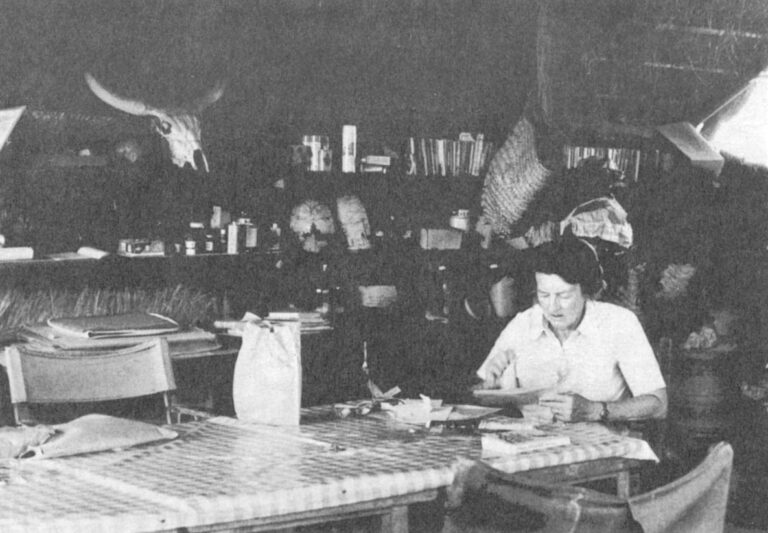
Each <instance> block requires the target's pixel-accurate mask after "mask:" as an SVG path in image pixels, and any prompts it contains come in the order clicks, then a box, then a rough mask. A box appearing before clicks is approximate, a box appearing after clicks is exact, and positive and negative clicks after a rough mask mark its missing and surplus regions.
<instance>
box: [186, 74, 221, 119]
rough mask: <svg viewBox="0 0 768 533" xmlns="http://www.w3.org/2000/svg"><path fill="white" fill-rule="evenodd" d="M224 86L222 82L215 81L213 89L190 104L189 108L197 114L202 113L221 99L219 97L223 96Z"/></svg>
mask: <svg viewBox="0 0 768 533" xmlns="http://www.w3.org/2000/svg"><path fill="white" fill-rule="evenodd" d="M226 86H227V84H226V82H224V81H222V80H219V81H217V82H216V85H215V86H214V87H213V89H211V90H210V91H208V92H207V93H206V94H205V95H204V96H201V97H200V98H198V99H196V100H194V101H193V102H192V105H191V108H192V109H194V110H196V111H197V112H198V113H202V111H203V109H205V108H206V107H208V106H209V105H211V104H213V103H215V102H216V101H217V100H218V99H219V98H221V95H223V94H224V89H225V88H226Z"/></svg>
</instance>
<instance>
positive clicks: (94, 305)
mask: <svg viewBox="0 0 768 533" xmlns="http://www.w3.org/2000/svg"><path fill="white" fill-rule="evenodd" d="M222 308H223V302H222V301H221V298H220V297H217V296H215V295H212V294H208V293H205V292H203V291H200V290H196V289H191V288H189V287H184V286H182V285H177V286H175V287H166V288H162V289H143V288H136V289H122V290H114V289H101V288H85V289H82V290H79V291H77V290H68V289H53V288H51V289H39V290H32V291H30V290H23V289H18V288H7V289H5V290H4V291H2V292H0V325H1V326H2V327H3V328H13V327H17V326H21V325H24V324H35V323H38V322H44V321H46V320H47V319H49V318H52V317H62V316H95V315H111V314H119V313H127V312H130V311H146V312H151V313H159V314H162V315H165V316H168V317H170V318H172V319H174V320H176V321H177V322H178V323H179V324H180V325H181V326H182V327H188V326H191V325H194V324H198V323H210V322H213V320H215V319H216V318H219V317H221V316H222Z"/></svg>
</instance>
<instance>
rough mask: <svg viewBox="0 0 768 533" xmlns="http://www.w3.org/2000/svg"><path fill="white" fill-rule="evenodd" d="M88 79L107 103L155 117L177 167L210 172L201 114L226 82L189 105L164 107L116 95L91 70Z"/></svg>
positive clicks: (219, 83)
mask: <svg viewBox="0 0 768 533" xmlns="http://www.w3.org/2000/svg"><path fill="white" fill-rule="evenodd" d="M85 81H86V83H87V84H88V87H90V89H91V91H93V93H94V94H95V95H96V96H98V97H99V99H100V100H101V101H103V102H104V103H106V104H108V105H110V106H112V107H114V108H116V109H119V110H120V111H124V112H126V113H130V114H131V115H137V116H141V117H146V116H149V117H152V125H153V126H154V128H155V131H157V133H159V134H160V135H161V136H162V137H163V138H164V139H165V140H166V141H167V142H168V148H169V150H170V152H171V160H172V161H173V163H174V164H175V165H176V166H178V167H181V168H184V165H185V164H186V163H189V164H190V166H191V167H192V168H193V169H195V170H199V168H198V167H203V168H204V169H205V171H206V172H208V170H209V169H208V160H207V159H206V158H205V153H203V146H202V142H201V140H200V115H201V113H202V112H203V110H204V109H205V108H206V107H208V106H209V105H211V104H213V103H214V102H216V101H217V100H218V99H219V98H221V95H222V94H224V83H223V82H218V83H217V84H216V86H215V87H214V88H213V89H212V90H211V91H210V92H208V94H206V95H205V96H203V97H202V98H199V99H197V100H195V101H194V102H192V103H190V104H188V105H184V106H180V107H173V108H169V109H160V108H157V107H153V106H150V105H147V104H145V103H144V102H142V101H140V100H133V99H130V98H125V97H123V96H118V95H116V94H115V93H113V92H111V91H110V90H108V89H107V88H106V87H104V86H103V85H102V84H101V83H99V82H98V81H97V80H96V78H94V77H93V76H92V75H91V74H90V73H86V74H85Z"/></svg>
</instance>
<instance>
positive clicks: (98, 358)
mask: <svg viewBox="0 0 768 533" xmlns="http://www.w3.org/2000/svg"><path fill="white" fill-rule="evenodd" d="M5 357H6V370H7V373H8V382H9V389H10V396H11V403H12V404H13V413H14V418H15V421H16V424H21V423H33V422H37V421H36V420H34V419H30V415H29V409H28V407H29V405H30V404H32V405H35V404H83V403H86V404H92V403H93V402H109V401H112V400H122V399H129V398H139V397H144V396H150V395H162V397H163V403H164V407H165V420H166V422H167V423H171V422H172V414H173V413H176V414H179V413H180V412H185V413H186V411H189V410H185V409H183V408H180V407H179V406H174V405H173V391H174V390H175V389H176V382H175V380H174V375H173V367H172V364H171V358H170V356H169V353H168V343H167V341H166V340H165V339H163V338H160V339H153V340H152V341H148V342H146V343H142V344H138V345H136V346H132V347H129V348H124V349H119V350H114V351H110V352H98V353H83V352H79V353H75V354H68V353H67V352H65V351H62V352H57V353H45V352H36V351H33V350H31V349H30V348H29V347H27V346H26V345H23V344H16V345H12V346H9V347H7V348H6V352H5ZM187 414H191V415H196V414H199V413H197V412H195V413H187Z"/></svg>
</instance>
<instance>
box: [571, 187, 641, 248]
mask: <svg viewBox="0 0 768 533" xmlns="http://www.w3.org/2000/svg"><path fill="white" fill-rule="evenodd" d="M568 226H570V227H571V231H572V232H573V234H574V235H576V236H577V237H596V238H600V239H603V240H604V241H608V242H615V243H616V244H618V245H619V246H622V247H624V248H630V247H631V246H632V238H633V235H632V225H631V224H630V223H629V222H628V221H627V212H626V211H624V208H623V207H621V204H619V202H617V201H616V200H615V199H614V198H607V197H602V198H595V199H593V200H589V201H588V202H584V203H583V204H581V205H579V206H578V207H576V208H575V209H574V210H573V211H571V213H570V214H569V215H568V216H567V217H565V219H564V220H563V221H562V222H560V233H561V234H562V233H563V232H565V229H566V228H567V227H568Z"/></svg>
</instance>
